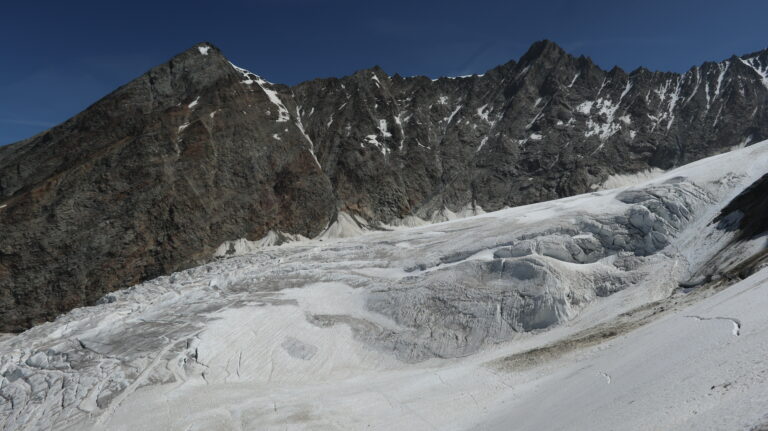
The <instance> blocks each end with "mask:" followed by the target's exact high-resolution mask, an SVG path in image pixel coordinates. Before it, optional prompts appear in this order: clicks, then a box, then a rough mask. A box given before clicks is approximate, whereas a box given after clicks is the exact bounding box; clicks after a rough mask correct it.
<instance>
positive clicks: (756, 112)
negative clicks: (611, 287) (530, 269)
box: [0, 41, 768, 332]
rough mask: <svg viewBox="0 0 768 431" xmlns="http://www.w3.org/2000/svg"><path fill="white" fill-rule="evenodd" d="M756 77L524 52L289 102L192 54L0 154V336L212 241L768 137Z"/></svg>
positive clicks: (184, 258) (391, 211)
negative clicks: (482, 65) (473, 67)
mask: <svg viewBox="0 0 768 431" xmlns="http://www.w3.org/2000/svg"><path fill="white" fill-rule="evenodd" d="M766 70H768V50H767V51H761V52H756V53H753V54H748V55H743V56H740V57H737V56H733V57H731V58H729V59H728V60H725V61H722V62H719V63H714V62H708V63H704V64H702V65H701V66H697V67H694V68H692V69H691V70H689V71H688V72H686V73H684V74H676V73H666V72H651V71H648V70H646V69H642V68H641V69H638V70H635V71H633V72H631V73H626V72H624V71H623V70H621V69H619V68H613V69H611V70H610V71H604V70H601V69H600V68H599V67H597V66H596V65H595V64H594V63H593V62H592V61H591V60H590V59H588V58H585V57H579V58H576V57H573V56H571V55H569V54H567V53H566V52H565V51H563V50H562V49H561V48H560V47H558V46H557V45H555V44H554V43H552V42H550V41H541V42H537V43H535V44H533V45H532V46H531V48H530V49H529V51H528V52H527V53H526V54H525V55H524V56H522V57H521V58H520V59H519V60H518V61H510V62H508V63H506V64H503V65H500V66H498V67H496V68H493V69H491V70H489V71H488V72H486V73H485V74H483V75H473V76H469V77H457V78H440V79H436V80H431V79H429V78H426V77H410V78H405V77H401V76H399V75H394V76H389V75H387V74H386V73H385V72H384V71H383V70H382V69H381V68H378V67H375V68H372V69H367V70H361V71H358V72H356V73H354V74H353V75H350V76H347V77H343V78H328V79H317V80H313V81H309V82H304V83H301V84H299V85H296V86H294V87H288V86H285V85H280V84H273V83H270V82H268V81H266V80H265V79H263V78H261V77H260V76H258V75H256V74H254V73H251V72H249V71H247V70H245V69H242V68H240V67H237V66H235V65H233V64H232V63H230V62H229V60H227V59H226V58H225V57H224V56H223V54H222V53H221V51H220V50H219V49H218V48H216V47H214V46H213V45H211V44H209V43H203V44H198V45H196V46H194V47H192V48H190V49H189V50H187V51H185V52H183V53H181V54H179V55H177V56H176V57H174V58H173V59H171V60H170V61H169V62H168V63H166V64H163V65H160V66H157V67H155V68H153V69H151V70H150V71H148V72H147V73H145V74H144V75H142V76H141V77H139V78H137V79H136V80H134V81H132V82H130V83H128V84H126V85H124V86H122V87H120V88H118V89H117V90H115V91H114V92H112V93H111V94H109V95H107V96H106V97H104V98H103V99H101V100H99V101H98V102H96V103H94V104H93V105H92V106H90V107H89V108H88V109H86V110H85V111H83V112H82V113H80V114H78V115H76V116H75V117H73V118H71V119H69V120H67V121H66V122H65V123H63V124H61V125H59V126H56V127H54V128H52V129H50V130H48V131H46V132H44V133H41V134H40V135H37V136H35V137H32V138H30V139H27V140H25V141H22V142H19V143H16V144H12V145H9V146H5V147H0V229H1V230H2V232H3V233H4V234H3V235H2V237H0V331H3V332H13V331H20V330H23V329H25V328H29V327H30V326H32V325H34V324H35V323H39V322H41V321H44V320H50V319H52V318H54V317H56V316H57V315H59V314H60V313H62V312H65V311H68V310H71V309H72V308H75V307H79V306H83V305H88V304H93V303H95V302H96V301H97V300H98V299H99V298H101V297H102V296H104V295H105V294H106V293H108V292H111V291H114V290H116V289H119V288H123V287H128V286H131V285H134V284H136V283H138V282H141V281H143V280H147V279H151V278H153V277H157V276H160V275H163V274H169V273H171V272H174V271H178V270H180V269H183V268H188V267H191V266H194V265H198V264H201V263H204V262H206V261H207V260H209V259H210V258H211V256H212V255H213V254H214V252H215V251H216V250H217V248H218V247H219V246H221V245H222V244H223V243H225V242H226V241H232V240H238V239H241V238H245V239H248V240H258V239H260V238H263V237H265V236H266V235H267V234H268V233H270V232H281V233H285V234H286V235H301V236H305V237H314V236H317V235H318V234H320V233H321V232H323V230H324V229H326V228H327V227H328V226H329V225H330V224H331V223H332V222H333V221H335V220H337V219H338V218H339V217H340V216H339V215H340V214H341V213H344V214H347V215H349V218H350V219H351V220H354V221H355V223H357V222H358V221H360V220H363V221H365V222H366V223H369V224H371V225H384V224H393V223H398V222H402V221H403V220H406V219H408V218H409V217H411V218H414V219H416V218H420V219H430V218H434V217H440V216H442V215H443V214H451V213H454V212H457V211H460V210H462V209H467V208H469V209H470V211H472V212H479V211H482V210H485V211H492V210H497V209H501V208H504V207H506V206H517V205H523V204H528V203H533V202H539V201H543V200H549V199H555V198H559V197H564V196H570V195H574V194H579V193H584V192H588V191H591V190H593V189H594V188H595V187H596V186H598V185H599V184H601V183H603V182H604V181H605V180H606V179H607V178H609V176H612V175H617V174H619V175H621V174H629V173H637V172H646V171H648V170H651V169H656V170H658V169H663V170H665V169H669V168H671V167H674V166H679V165H682V164H685V163H688V162H691V161H694V160H697V159H700V158H703V157H706V156H709V155H713V154H717V153H720V152H723V151H726V150H728V149H731V148H733V147H738V146H746V145H750V144H751V143H754V142H758V141H760V140H762V139H765V138H768V121H766V120H768V85H766V82H768V81H767V78H766V73H767V72H766ZM651 245H652V244H651ZM657 245H658V244H657Z"/></svg>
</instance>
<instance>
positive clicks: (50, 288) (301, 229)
mask: <svg viewBox="0 0 768 431" xmlns="http://www.w3.org/2000/svg"><path fill="white" fill-rule="evenodd" d="M244 81H247V77H246V78H244V76H243V73H242V72H241V71H239V70H237V69H235V68H234V67H233V66H232V65H231V64H230V63H229V62H228V61H227V60H226V59H225V58H224V57H223V56H222V55H221V53H220V51H219V50H218V49H217V48H215V47H214V46H212V45H210V44H200V45H198V46H195V47H193V48H191V49H189V50H188V51H186V52H183V53H181V54H179V55H178V56H176V57H174V58H173V59H172V60H170V61H169V62H168V63H166V64H163V65H161V66H158V67H156V68H154V69H152V70H150V71H148V72H147V73H146V74H144V75H142V76H141V77H139V78H138V79H136V80H134V81H132V82H131V83H129V84H127V85H125V86H123V87H121V88H119V89H117V90H116V91H115V92H113V93H111V94H109V95H108V96H106V97H105V98H103V99H102V100H99V101H98V102H96V103H95V104H93V105H92V106H90V107H89V108H88V109H86V110H85V111H84V112H82V113H81V114H79V115H77V116H75V117H73V118H72V119H70V120H68V121H67V122H65V123H63V124H61V125H60V126H57V127H54V128H53V129H51V130H48V131H46V132H44V133H42V134H40V135H38V136H35V137H33V138H31V139H29V140H27V141H24V142H20V143H17V144H14V145H9V146H6V147H0V231H2V232H3V234H2V235H0V332H8V331H18V330H20V329H24V328H27V327H29V326H30V325H32V324H34V323H37V322H40V321H44V320H46V319H51V318H53V317H55V316H56V315H58V314H59V313H61V312H64V311H67V310H69V309H72V308H74V307H79V306H82V305H86V304H92V303H93V302H94V301H95V300H96V299H98V298H100V297H101V296H103V295H104V294H105V293H107V292H110V291H113V290H115V289H118V288H121V287H127V286H130V285H131V284H134V283H136V282H139V281H142V280H145V279H148V278H152V277H156V276H159V275H162V274H167V273H170V272H173V271H176V270H179V269H182V268H185V267H190V266H193V265H195V264H199V263H202V262H205V261H207V260H208V259H209V258H210V257H211V255H212V254H213V253H214V251H215V250H216V248H217V247H219V246H220V245H221V244H222V243H223V242H225V241H227V240H233V239H238V238H250V239H257V238H261V237H263V236H264V235H266V234H267V233H268V232H270V231H271V230H275V231H285V232H291V233H295V234H301V235H306V236H313V235H316V234H318V233H319V232H320V231H321V230H322V229H323V228H324V227H325V226H326V225H327V224H328V221H329V220H330V219H331V217H332V216H333V215H334V214H335V205H334V197H333V191H332V189H331V184H330V182H329V181H328V180H327V178H326V176H325V175H324V174H323V173H322V172H321V170H320V169H319V167H318V166H317V163H316V162H315V159H314V155H313V154H312V152H311V143H310V142H309V141H308V140H307V139H306V137H305V136H304V135H303V133H302V132H301V130H300V128H299V127H298V126H297V125H296V118H295V117H291V118H292V120H293V121H284V119H285V116H290V114H288V111H289V110H291V112H292V111H295V106H294V105H292V99H291V97H290V90H289V89H288V88H286V87H284V86H280V85H273V84H270V83H267V82H266V81H263V80H261V82H259V83H258V85H257V84H256V83H253V84H249V83H247V82H244ZM275 100H278V101H282V103H284V106H282V107H281V106H277V104H276V103H275Z"/></svg>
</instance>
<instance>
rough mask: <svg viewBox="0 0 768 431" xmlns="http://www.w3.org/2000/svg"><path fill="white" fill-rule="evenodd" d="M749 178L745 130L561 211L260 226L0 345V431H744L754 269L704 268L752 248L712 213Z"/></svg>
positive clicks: (753, 154) (753, 330)
mask: <svg viewBox="0 0 768 431" xmlns="http://www.w3.org/2000/svg"><path fill="white" fill-rule="evenodd" d="M766 173H768V142H763V143H759V144H755V145H752V146H750V147H747V148H743V149H739V150H736V151H733V152H729V153H726V154H722V155H719V156H715V157H711V158H708V159H704V160H701V161H699V162H696V163H693V164H691V165H687V166H684V167H682V168H679V169H676V170H673V171H669V172H665V173H661V174H659V173H655V175H658V176H651V175H648V176H647V178H651V179H645V182H643V183H640V184H635V185H631V186H624V187H620V188H614V189H610V190H602V191H597V192H594V193H591V194H587V195H580V196H575V197H571V198H567V199H561V200H557V201H551V202H545V203H541V204H536V205H530V206H525V207H517V208H512V209H507V210H502V211H498V212H493V213H487V214H482V215H478V216H473V217H469V218H464V219H458V220H451V221H447V222H443V223H435V224H429V225H425V226H418V227H411V228H396V229H394V230H392V231H380V232H367V233H366V232H362V231H360V232H357V233H360V235H358V236H354V237H347V238H338V237H339V236H346V235H344V233H345V232H346V233H349V228H348V227H349V226H351V225H352V224H354V220H353V219H352V218H350V217H349V216H344V217H342V218H341V219H340V221H339V224H338V225H336V226H331V227H330V228H329V232H336V233H337V234H336V235H331V234H327V235H324V236H322V237H321V238H318V239H314V240H306V239H299V240H298V241H295V242H291V243H288V244H285V245H282V246H271V245H269V244H271V242H270V241H269V240H265V241H264V242H263V243H261V244H260V245H261V246H264V247H260V248H256V247H245V248H246V249H247V250H245V251H249V252H248V253H239V254H235V255H233V256H230V257H225V258H220V259H217V260H215V261H213V262H211V263H209V264H207V265H204V266H201V267H197V268H193V269H190V270H187V271H183V272H179V273H175V274H173V275H171V276H169V277H161V278H158V279H155V280H152V281H149V282H146V283H143V284H140V285H137V286H134V287H132V288H129V289H125V290H122V291H119V292H116V293H113V294H109V295H107V296H106V297H104V298H103V299H102V301H101V303H100V304H99V305H96V306H93V307H86V308H80V309H76V310H74V311H72V312H70V313H68V314H66V315H63V316H61V317H60V318H58V319H57V320H56V321H54V322H51V323H46V324H43V325H40V326H38V327H35V328H33V329H31V330H29V331H27V332H24V333H22V334H19V335H15V336H6V337H5V338H3V339H2V341H0V354H1V355H2V356H1V357H0V374H2V376H3V377H2V379H1V380H0V427H1V428H2V429H18V428H24V427H26V429H57V430H58V429H67V430H82V429H105V430H106V429H109V430H139V429H140V430H150V429H152V430H169V429H177V430H241V429H258V430H262V429H263V430H270V429H275V430H284V429H289V430H290V429H308V430H362V429H380V430H463V429H483V430H545V429H546V430H575V429H578V430H616V429H633V430H646V429H647V430H651V429H664V430H675V429H680V430H693V429H695V430H722V429H744V430H749V429H752V428H756V427H759V426H760V425H762V424H765V423H768V362H766V357H768V331H767V330H766V328H768V313H766V312H765V310H766V309H768V268H766V269H761V270H758V271H757V272H755V273H754V274H753V275H751V276H750V277H748V278H746V279H743V280H735V279H732V280H731V279H729V277H723V276H722V275H721V274H724V273H727V271H728V270H729V269H731V268H733V266H734V265H737V264H738V263H740V262H741V261H742V260H743V259H745V258H746V257H748V256H751V255H753V254H754V253H756V252H758V251H759V250H761V249H764V248H765V247H766V238H765V236H763V237H759V238H753V239H750V240H747V241H738V242H737V241H734V238H735V236H736V235H737V233H738V232H737V231H734V230H733V229H728V228H724V227H723V225H722V223H717V222H713V220H714V219H715V217H716V216H717V215H718V214H720V212H721V209H722V208H723V207H725V206H726V205H727V204H728V203H729V202H730V201H731V200H732V199H733V198H734V197H736V196H737V195H739V193H741V192H742V191H743V190H744V189H745V188H746V187H748V186H749V185H751V184H752V183H754V182H755V181H756V180H757V179H758V178H760V177H762V176H763V175H765V174H766ZM617 181H618V180H617ZM622 181H623V182H617V183H615V184H623V183H624V182H626V179H624V180H622ZM345 226H347V227H345ZM334 236H335V237H336V238H334ZM241 248H243V247H241ZM241 251H242V250H241ZM704 279H706V280H711V282H709V283H704V282H703V280H704ZM681 286H683V287H681Z"/></svg>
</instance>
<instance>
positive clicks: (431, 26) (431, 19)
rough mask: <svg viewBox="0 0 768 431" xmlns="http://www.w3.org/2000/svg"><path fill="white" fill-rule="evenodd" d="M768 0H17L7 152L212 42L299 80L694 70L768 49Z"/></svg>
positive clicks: (11, 14)
mask: <svg viewBox="0 0 768 431" xmlns="http://www.w3.org/2000/svg"><path fill="white" fill-rule="evenodd" d="M766 22H768V2H767V1H765V0H730V1H722V0H719V1H715V0H695V1H692V0H687V1H682V0H663V1H659V0H642V1H637V0H634V1H621V0H610V1H606V0H584V1H576V0H571V1H565V0H538V1H511V0H507V1H502V0H487V1H484V0H474V1H452V0H423V1H422V0H409V1H401V0H391V1H368V0H355V1H353V0H248V1H243V0H219V1H195V0H186V1H170V0H154V1H146V0H131V1H118V0H99V1H90V0H83V1H78V0H70V1H61V0H56V1H37V0H18V1H17V0H13V1H6V2H3V5H2V7H0V41H2V53H1V54H0V145H2V144H8V143H11V142H15V141H18V140H21V139H23V138H26V137H29V136H32V135H34V134H36V133H39V132H41V131H43V130H45V129H47V128H49V127H51V126H53V125H55V124H58V123H60V122H63V121H64V120H66V119H67V118H69V117H71V116H73V115H75V114H77V113H78V112H80V111H81V110H83V109H84V108H86V107H87V106H88V105H90V104H91V103H93V102H95V101H96V100H98V99H99V98H101V97H102V96H104V95H106V94H107V93H109V92H110V91H112V90H114V89H115V88H116V87H117V86H119V85H121V84H124V83H126V82H128V81H130V80H131V79H133V78H135V77H137V76H139V75H141V74H142V73H143V72H145V71H146V70H147V69H149V68H150V67H152V66H154V65H156V64H159V63H162V62H164V61H166V60H167V59H169V58H170V57H172V56H173V55H175V54H177V53H179V52H181V51H184V50H185V49H187V48H189V47H190V46H192V45H193V44H195V43H197V42H202V41H209V42H211V43H213V44H215V45H216V46H218V47H219V48H221V49H222V51H223V52H224V54H225V55H226V56H227V57H228V58H229V59H230V60H231V61H233V62H234V63H235V64H238V65H240V66H243V67H245V68H247V69H249V70H251V71H253V72H254V73H258V74H260V75H262V76H264V77H265V78H266V79H268V80H270V81H273V82H281V83H286V84H295V83H298V82H301V81H303V80H307V79H312V78H315V77H326V76H342V75H347V74H350V73H352V72H353V71H355V70H357V69H362V68H367V67H371V66H373V65H376V64H378V65H380V66H382V67H383V68H384V70H385V71H386V72H388V73H390V74H394V73H400V74H401V75H404V76H410V75H417V74H418V75H427V76H431V77H436V76H444V75H463V74H468V73H481V72H483V71H485V70H487V69H489V68H491V67H493V66H495V65H498V64H501V63H504V62H506V61H508V60H510V59H517V58H518V57H519V56H520V55H521V54H523V53H524V52H525V51H526V49H527V48H528V46H530V44H531V43H532V42H534V41H536V40H540V39H551V40H553V41H555V42H556V43H558V44H559V45H561V46H562V47H563V48H564V49H566V50H567V51H569V52H570V53H572V54H575V55H581V54H584V55H587V56H589V57H592V59H593V60H594V61H595V62H596V63H597V64H599V65H600V66H602V67H604V68H610V67H612V66H614V65H618V66H620V67H622V68H623V69H625V70H627V71H630V70H632V69H635V68H636V67H638V66H641V65H643V66H646V67H648V68H650V69H652V70H671V71H677V72H681V71H685V70H687V69H688V68H689V67H691V66H693V65H695V64H700V63H702V62H704V61H706V60H721V59H724V58H727V57H729V56H730V55H731V54H745V53H748V52H753V51H757V50H761V49H764V48H766V47H768V36H767V35H768V32H766Z"/></svg>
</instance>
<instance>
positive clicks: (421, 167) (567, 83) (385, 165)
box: [294, 41, 768, 221]
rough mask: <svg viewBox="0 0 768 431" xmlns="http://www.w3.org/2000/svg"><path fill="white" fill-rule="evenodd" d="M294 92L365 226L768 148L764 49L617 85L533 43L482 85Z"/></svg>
mask: <svg viewBox="0 0 768 431" xmlns="http://www.w3.org/2000/svg"><path fill="white" fill-rule="evenodd" d="M294 93H295V96H296V101H297V103H298V104H299V105H300V106H301V112H302V114H303V121H304V125H305V129H306V130H307V133H308V134H309V136H310V138H312V140H313V142H314V145H315V148H316V154H317V156H318V158H319V159H320V162H321V164H322V165H323V170H324V171H325V172H326V173H327V174H328V176H329V178H330V179H331V181H332V182H333V185H334V188H335V190H336V193H337V196H338V198H339V200H340V204H341V206H342V208H344V209H346V210H348V211H351V212H357V213H359V214H361V215H363V216H364V217H366V218H368V219H369V220H375V221H387V220H388V219H390V218H392V217H402V216H404V215H406V214H410V213H414V212H415V213H418V214H419V215H422V216H424V215H428V214H429V213H430V212H432V211H435V210H437V209H440V208H442V207H447V208H449V209H451V210H452V211H456V210H457V209H459V208H462V207H466V206H467V205H479V206H481V207H482V208H484V209H485V210H497V209H500V208H503V207H504V206H515V205H521V204H528V203H532V202H537V201H542V200H547V199H555V198H559V197H563V196H568V195H573V194H578V193H583V192H587V191H589V190H590V187H591V186H593V185H595V184H599V183H601V182H602V181H604V180H605V179H606V177H607V176H608V175H611V174H615V173H628V172H637V171H641V170H645V169H649V168H652V167H657V168H661V169H669V168H671V167H674V166H678V165H681V164H685V163H689V162H691V161H694V160H697V159H700V158H702V157H706V156H709V155H713V154H716V153H719V152H722V151H726V150H728V149H730V148H731V147H733V146H737V145H747V144H749V143H753V142H757V141H760V140H763V139H765V138H768V121H766V120H768V51H764V52H762V53H755V54H751V55H747V56H744V57H741V58H739V57H735V56H734V57H732V58H730V59H728V60H726V61H724V62H721V63H705V64H703V65H702V66H700V67H695V68H693V69H691V70H690V71H688V72H687V73H685V74H682V75H681V74H675V73H660V72H650V71H648V70H645V69H638V70H636V71H634V72H632V73H630V74H627V73H625V72H624V71H622V70H620V69H618V68H614V69H612V70H610V71H608V72H605V71H603V70H601V69H599V68H598V67H597V66H595V65H594V64H593V63H592V62H591V61H590V60H589V59H587V58H584V57H581V58H574V57H572V56H570V55H568V54H567V53H565V52H564V51H563V50H561V49H560V48H559V47H558V46H557V45H555V44H554V43H552V42H549V41H543V42H538V43H536V44H534V45H533V46H532V47H531V48H530V50H529V51H528V53H526V54H525V55H524V56H523V57H522V58H521V59H520V61H519V62H517V63H515V62H509V63H507V64H505V65H502V66H499V67H497V68H495V69H493V70H490V71H488V72H487V73H485V74H484V75H483V76H470V77H464V78H441V79H438V80H435V81H432V80H430V79H428V78H426V77H414V78H402V77H400V76H397V75H395V76H393V77H391V78H390V77H388V76H387V75H386V74H385V73H384V72H383V71H382V70H381V69H379V68H373V69H370V70H364V71H360V72H357V73H355V74H354V75H352V76H349V77H346V78H342V79H321V80H315V81H311V82H306V83H303V84H300V85H298V86H297V87H295V88H294Z"/></svg>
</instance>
